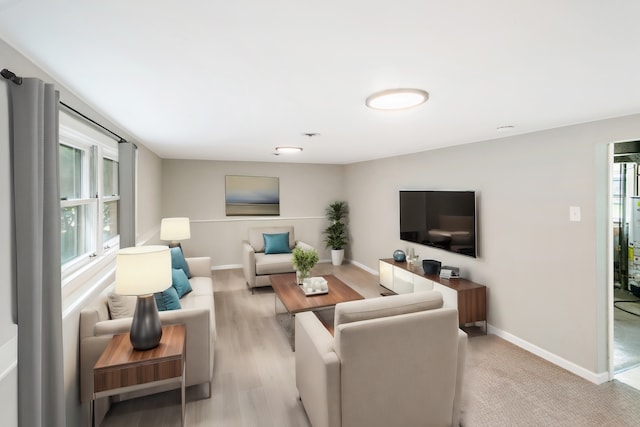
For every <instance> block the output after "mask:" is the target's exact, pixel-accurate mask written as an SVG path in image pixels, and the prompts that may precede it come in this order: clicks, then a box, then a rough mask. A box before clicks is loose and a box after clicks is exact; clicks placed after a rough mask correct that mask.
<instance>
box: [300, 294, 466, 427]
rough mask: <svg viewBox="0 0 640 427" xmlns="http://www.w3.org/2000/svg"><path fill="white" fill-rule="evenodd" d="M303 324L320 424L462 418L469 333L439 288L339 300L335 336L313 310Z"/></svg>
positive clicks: (442, 422)
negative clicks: (465, 330)
mask: <svg viewBox="0 0 640 427" xmlns="http://www.w3.org/2000/svg"><path fill="white" fill-rule="evenodd" d="M295 331H296V332H295V341H296V343H295V345H296V346H295V348H296V353H295V371H296V386H297V387H298V392H299V393H300V399H301V400H302V403H303V405H304V407H305V410H306V412H307V415H308V416H309V420H310V421H311V424H312V425H313V427H340V426H342V427H365V426H366V427H375V426H381V427H382V426H385V427H386V426H403V427H412V426H458V425H459V418H460V402H461V393H462V380H463V373H464V362H465V355H466V345H467V335H466V334H465V333H464V332H463V331H461V330H460V329H459V328H458V313H457V310H455V309H453V308H442V296H441V295H440V294H439V293H438V292H434V291H426V292H417V293H413V294H404V295H395V296H390V297H380V298H373V299H365V300H361V301H352V302H345V303H341V304H338V305H336V309H335V317H334V331H335V337H334V336H332V335H331V333H330V332H329V331H328V330H327V329H326V327H325V326H324V325H323V324H322V323H321V322H320V321H319V320H318V318H317V317H316V315H315V314H314V313H311V312H305V313H300V314H297V315H296V320H295Z"/></svg>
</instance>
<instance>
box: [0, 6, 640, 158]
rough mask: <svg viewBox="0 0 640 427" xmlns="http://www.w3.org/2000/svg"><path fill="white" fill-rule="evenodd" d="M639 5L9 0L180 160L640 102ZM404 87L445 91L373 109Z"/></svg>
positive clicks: (19, 36)
mask: <svg viewBox="0 0 640 427" xmlns="http://www.w3.org/2000/svg"><path fill="white" fill-rule="evenodd" d="M639 17H640V1H638V0H611V1H606V2H605V1H602V0H537V1H531V0H522V1H510V0H451V1H443V0H394V1H391V0H387V1H383V0H342V1H337V0H324V1H308V0H272V1H261V0H233V1H220V0H218V1H215V0H189V1H178V0H174V1H167V0H154V1H150V0H135V1H132V0H0V37H1V38H2V39H4V40H5V41H7V42H8V43H9V44H11V45H12V46H14V47H16V48H17V49H18V50H19V51H20V52H22V53H23V54H24V55H25V56H27V57H28V58H30V59H31V60H32V61H34V62H35V63H36V64H38V65H39V66H41V67H42V68H43V69H44V70H46V71H47V72H49V73H50V74H51V75H52V76H53V77H54V78H55V79H57V80H59V81H60V82H61V83H62V84H64V85H65V86H66V87H67V88H69V89H70V90H72V91H73V92H74V93H75V94H77V95H78V96H79V97H80V98H82V99H83V100H85V101H86V102H87V103H88V104H90V105H92V106H93V107H94V108H95V109H96V110H97V111H99V112H100V113H101V114H104V116H106V117H107V118H109V119H110V120H111V121H113V122H114V123H116V124H118V125H119V126H121V127H122V128H123V129H125V130H126V131H127V132H128V133H129V134H131V135H133V136H134V137H135V139H136V140H137V141H139V142H141V143H143V144H144V145H145V146H147V147H148V148H150V149H152V150H153V151H154V152H155V153H156V154H158V155H159V156H161V157H163V158H189V159H196V158H197V159H216V160H248V161H276V162H283V161H284V162H302V163H335V164H348V163H353V162H358V161H363V160H369V159H375V158H381V157H388V156H393V155H397V154H405V153H412V152H418V151H424V150H429V149H433V148H437V147H444V146H449V145H456V144H464V143H469V142H477V141H482V140H487V139H493V138H499V137H503V136H509V135H514V134H519V133H527V132H532V131H536V130H541V129H548V128H553V127H558V126H563V125H568V124H575V123H582V122H588V121H593V120H597V119H603V118H608V117H616V116H622V115H627V114H633V113H639V112H640V25H638V18H639ZM1 62H2V61H1V58H0V68H4V65H3V64H2V63H1ZM12 71H15V72H16V73H17V74H19V71H20V70H12ZM398 87H415V88H421V89H425V90H427V91H428V92H429V94H430V99H429V101H428V102H427V103H426V104H423V105H421V106H419V107H416V108H414V109H412V110H407V111H402V112H381V111H374V110H370V109H368V108H367V107H366V106H365V98H366V97H367V96H369V95H370V94H372V93H373V92H377V91H380V90H383V89H389V88H398ZM63 101H64V99H63ZM504 125H513V126H515V127H514V128H513V129H512V130H511V131H507V132H499V131H497V130H496V128H497V127H499V126H504ZM308 132H317V133H319V134H320V136H317V137H313V138H309V137H307V136H304V135H303V134H304V133H308ZM277 145H298V146H302V147H303V148H304V151H303V152H302V153H299V154H295V155H293V154H290V155H280V156H278V157H276V156H274V148H275V147H276V146H277Z"/></svg>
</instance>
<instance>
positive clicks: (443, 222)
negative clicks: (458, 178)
mask: <svg viewBox="0 0 640 427" xmlns="http://www.w3.org/2000/svg"><path fill="white" fill-rule="evenodd" d="M400 239H401V240H405V241H408V242H414V243H419V244H421V245H426V246H431V247H434V248H440V249H444V250H446V251H450V252H455V253H459V254H462V255H467V256H471V257H475V256H476V195H475V192H473V191H430V190H424V191H423V190H421V191H417V190H401V191H400Z"/></svg>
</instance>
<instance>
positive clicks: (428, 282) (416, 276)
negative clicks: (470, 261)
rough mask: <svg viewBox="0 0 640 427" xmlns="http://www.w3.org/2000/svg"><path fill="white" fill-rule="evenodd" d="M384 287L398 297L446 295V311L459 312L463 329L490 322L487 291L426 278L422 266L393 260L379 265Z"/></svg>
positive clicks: (461, 281) (465, 282)
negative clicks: (425, 293)
mask: <svg viewBox="0 0 640 427" xmlns="http://www.w3.org/2000/svg"><path fill="white" fill-rule="evenodd" d="M378 269H379V272H380V285H382V286H384V287H385V288H387V289H389V290H390V291H392V292H394V293H396V294H404V293H409V292H420V291H424V290H434V291H438V292H440V293H441V294H442V299H443V301H444V306H445V307H455V308H457V309H458V320H459V323H460V325H465V324H468V323H473V322H485V330H486V322H487V287H486V286H484V285H479V284H478V283H474V282H471V281H469V280H466V279H460V278H458V279H442V278H441V277H440V276H438V275H436V274H424V271H423V269H422V265H416V266H412V265H409V264H407V263H406V262H396V261H394V260H393V259H392V258H388V259H381V260H380V261H379V263H378Z"/></svg>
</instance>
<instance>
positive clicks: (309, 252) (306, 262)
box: [293, 247, 319, 285]
mask: <svg viewBox="0 0 640 427" xmlns="http://www.w3.org/2000/svg"><path fill="white" fill-rule="evenodd" d="M318 259H319V258H318V251H316V250H315V249H302V248H301V247H296V248H294V249H293V268H295V269H296V281H297V282H298V284H299V285H300V284H302V281H303V280H304V279H306V278H307V277H309V273H310V272H311V269H312V268H313V266H314V265H316V263H317V262H318Z"/></svg>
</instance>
